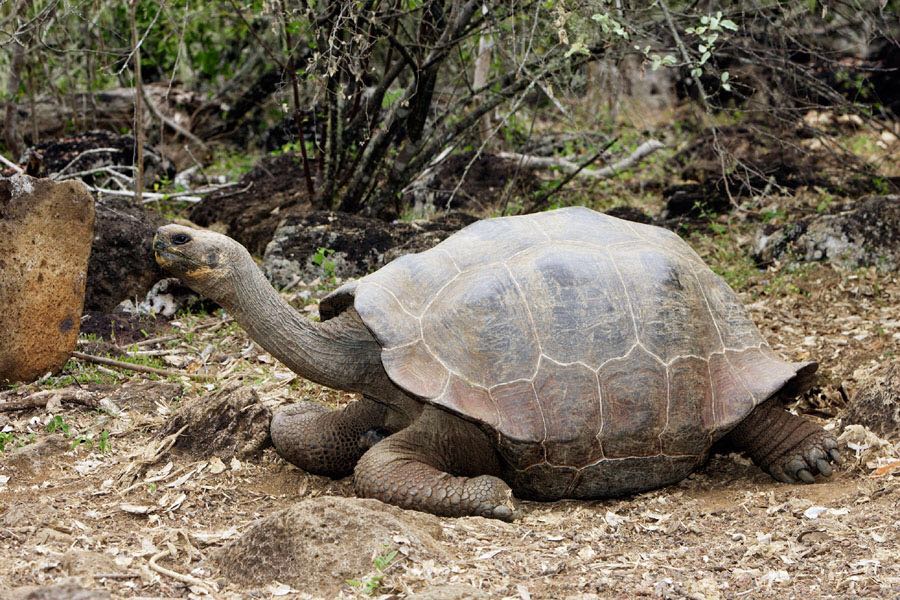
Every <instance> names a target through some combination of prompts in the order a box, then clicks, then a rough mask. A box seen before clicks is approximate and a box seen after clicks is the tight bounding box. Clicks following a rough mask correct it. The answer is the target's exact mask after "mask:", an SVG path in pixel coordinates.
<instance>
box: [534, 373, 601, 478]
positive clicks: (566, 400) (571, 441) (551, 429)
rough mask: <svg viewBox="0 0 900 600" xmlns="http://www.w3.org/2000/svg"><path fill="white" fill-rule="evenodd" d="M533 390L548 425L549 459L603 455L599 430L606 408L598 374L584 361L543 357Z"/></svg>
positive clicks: (576, 461)
mask: <svg viewBox="0 0 900 600" xmlns="http://www.w3.org/2000/svg"><path fill="white" fill-rule="evenodd" d="M534 390H535V393H536V394H537V399H538V402H539V403H540V404H541V411H542V412H543V414H544V419H545V420H546V426H547V439H546V440H545V441H544V447H545V448H546V450H547V461H548V462H550V463H551V464H555V465H584V464H587V463H589V462H593V461H594V460H597V459H598V458H600V457H601V456H602V450H601V447H600V441H599V440H598V439H597V434H598V433H599V432H600V429H601V426H602V424H603V408H602V406H601V404H600V390H599V387H598V385H597V376H596V375H595V374H594V372H593V371H591V370H590V369H588V368H587V367H585V366H584V365H560V364H557V363H555V362H553V361H549V360H542V361H541V365H540V367H539V368H538V372H537V376H536V377H535V379H534Z"/></svg>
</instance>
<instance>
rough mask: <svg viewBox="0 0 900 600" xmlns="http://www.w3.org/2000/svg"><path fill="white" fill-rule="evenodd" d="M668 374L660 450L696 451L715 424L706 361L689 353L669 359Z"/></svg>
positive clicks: (689, 452) (686, 452)
mask: <svg viewBox="0 0 900 600" xmlns="http://www.w3.org/2000/svg"><path fill="white" fill-rule="evenodd" d="M666 371H667V374H668V378H669V398H670V400H671V401H670V402H669V411H668V414H667V416H666V427H665V430H664V431H663V433H662V434H661V435H660V442H661V443H662V450H663V452H664V453H666V454H669V455H685V454H696V453H697V449H698V448H703V447H704V446H705V445H706V444H707V440H708V439H709V432H710V431H712V430H713V429H714V428H715V422H714V421H713V417H712V413H711V411H709V410H707V407H711V406H712V388H711V387H710V383H709V364H708V363H707V361H705V360H703V359H701V358H696V357H693V356H688V357H685V358H679V359H676V360H675V361H673V362H672V364H671V365H669V366H668V368H667V370H666Z"/></svg>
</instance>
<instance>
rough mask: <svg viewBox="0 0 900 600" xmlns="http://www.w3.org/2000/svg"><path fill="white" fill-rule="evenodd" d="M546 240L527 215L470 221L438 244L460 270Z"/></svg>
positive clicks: (506, 257) (514, 252) (499, 259)
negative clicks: (470, 222)
mask: <svg viewBox="0 0 900 600" xmlns="http://www.w3.org/2000/svg"><path fill="white" fill-rule="evenodd" d="M547 240H548V238H547V236H546V234H544V233H543V232H542V231H541V230H540V229H539V228H538V227H537V226H536V224H535V223H534V221H532V220H531V219H530V218H529V217H528V216H518V217H503V218H498V219H485V220H484V221H477V222H475V223H472V224H471V225H469V226H468V227H466V228H465V229H462V230H460V231H458V232H457V233H455V234H453V235H452V236H450V237H449V238H447V239H446V240H444V241H443V242H441V243H440V244H438V245H437V246H435V248H438V249H440V250H442V251H444V252H446V253H447V254H449V255H450V256H452V257H453V261H454V262H455V263H456V266H457V267H459V269H460V270H462V271H466V270H468V269H471V268H473V267H480V266H481V265H484V264H486V263H490V262H497V261H504V260H506V259H508V258H509V257H511V256H513V255H514V254H516V253H518V252H521V251H522V250H525V249H527V248H531V247H532V246H535V245H537V244H540V243H543V242H546V241H547Z"/></svg>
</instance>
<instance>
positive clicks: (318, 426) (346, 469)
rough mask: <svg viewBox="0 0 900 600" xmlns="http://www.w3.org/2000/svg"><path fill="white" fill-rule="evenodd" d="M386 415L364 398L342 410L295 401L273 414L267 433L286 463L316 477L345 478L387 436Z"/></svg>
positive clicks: (376, 405) (371, 401) (381, 408)
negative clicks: (364, 454)
mask: <svg viewBox="0 0 900 600" xmlns="http://www.w3.org/2000/svg"><path fill="white" fill-rule="evenodd" d="M386 415H387V409H386V408H385V406H384V405H382V404H380V403H378V402H375V401H373V400H369V399H367V398H363V399H362V400H357V401H355V402H351V403H350V404H348V405H347V406H345V407H344V408H343V409H341V410H328V409H327V408H325V407H324V406H322V405H320V404H316V403H315V402H297V403H295V404H291V405H290V406H286V407H284V408H282V409H281V410H279V411H277V412H276V413H275V415H274V416H273V417H272V423H271V425H270V426H269V431H270V432H271V435H272V443H273V444H274V445H275V450H277V451H278V454H279V455H280V456H281V457H282V458H284V459H285V460H286V461H288V462H289V463H292V464H294V465H296V466H298V467H300V468H301V469H303V470H304V471H308V472H310V473H314V474H316V475H325V476H328V477H345V476H347V475H349V474H350V473H352V472H353V467H354V466H355V465H356V462H357V461H358V460H359V457H360V456H362V455H363V453H364V452H365V451H366V450H368V449H369V448H370V447H372V445H373V444H374V443H375V442H377V441H378V440H380V439H381V437H383V436H384V435H386V433H387V432H386V430H385V429H384V422H385V417H386Z"/></svg>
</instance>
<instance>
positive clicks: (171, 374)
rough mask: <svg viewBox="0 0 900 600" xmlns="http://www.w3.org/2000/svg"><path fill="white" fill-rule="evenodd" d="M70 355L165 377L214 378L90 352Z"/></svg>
mask: <svg viewBox="0 0 900 600" xmlns="http://www.w3.org/2000/svg"><path fill="white" fill-rule="evenodd" d="M72 357H74V358H77V359H80V360H84V361H87V362H91V363H95V364H98V365H107V366H110V367H117V368H119V369H128V370H129V371H137V372H139V373H153V374H154V375H163V376H165V377H190V378H191V379H196V380H197V381H209V380H211V379H214V378H213V377H212V376H211V375H197V374H195V373H185V372H184V371H172V370H170V369H157V368H156V367H147V366H144V365H135V364H132V363H129V362H123V361H120V360H113V359H111V358H104V357H102V356H94V355H92V354H85V353H83V352H73V353H72Z"/></svg>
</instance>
